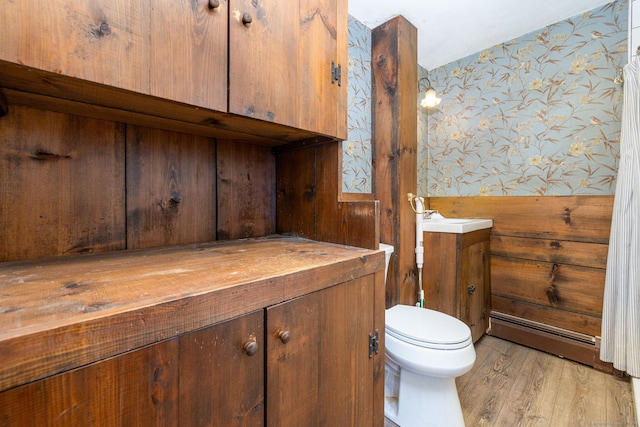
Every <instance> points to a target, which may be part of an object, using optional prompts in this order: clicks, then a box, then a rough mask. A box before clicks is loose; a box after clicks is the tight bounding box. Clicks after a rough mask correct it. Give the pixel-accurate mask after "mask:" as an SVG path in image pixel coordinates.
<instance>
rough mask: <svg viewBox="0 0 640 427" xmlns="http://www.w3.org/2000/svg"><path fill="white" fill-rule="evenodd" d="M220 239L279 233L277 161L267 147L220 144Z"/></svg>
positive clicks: (218, 168) (218, 211) (218, 187)
mask: <svg viewBox="0 0 640 427" xmlns="http://www.w3.org/2000/svg"><path fill="white" fill-rule="evenodd" d="M216 158H217V162H218V165H217V197H218V200H219V203H218V207H217V218H218V239H220V240H230V239H243V238H247V237H259V236H267V235H269V234H274V233H275V230H276V197H275V192H276V160H275V156H274V155H273V153H272V152H271V149H269V148H268V147H263V146H256V145H249V144H239V143H235V142H230V141H218V144H217V156H216Z"/></svg>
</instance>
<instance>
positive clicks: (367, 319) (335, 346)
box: [0, 235, 384, 426]
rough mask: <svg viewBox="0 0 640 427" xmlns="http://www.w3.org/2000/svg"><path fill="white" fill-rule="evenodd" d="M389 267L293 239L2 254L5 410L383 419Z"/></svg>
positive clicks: (362, 254) (366, 253)
mask: <svg viewBox="0 0 640 427" xmlns="http://www.w3.org/2000/svg"><path fill="white" fill-rule="evenodd" d="M383 271H384V253H383V252H382V251H375V250H367V249H358V248H353V247H348V246H342V245H335V244H328V243H320V242H315V241H311V240H307V239H302V238H297V237H283V236H278V235H276V236H269V237H264V238H257V239H241V240H235V241H227V242H212V243H202V244H193V245H180V246H172V247H163V248H155V249H144V250H134V251H120V252H111V253H105V254H93V255H84V256H78V257H62V258H60V257H58V258H49V259H43V260H36V261H18V262H9V263H3V264H0V277H1V278H2V280H1V282H0V293H2V311H1V312H0V324H2V330H1V331H0V354H2V360H3V363H2V366H0V390H2V391H1V392H0V420H1V421H2V423H3V425H38V426H62V425H94V424H96V425H140V424H141V423H144V424H146V425H185V426H186V425H201V423H202V422H203V420H207V422H208V423H209V425H218V426H231V425H245V426H246V425H265V424H266V425H278V426H294V425H295V426H298V425H309V423H312V424H314V425H345V424H348V425H354V426H355V425H362V426H371V425H375V424H376V422H374V420H375V419H378V418H376V413H375V410H372V408H374V407H375V406H376V405H377V403H376V402H374V399H375V396H376V395H378V394H377V393H376V391H375V390H378V389H379V387H382V381H381V379H382V372H383V369H384V356H383V354H384V352H383V350H382V349H383V348H384V347H383V342H382V340H383V339H384V338H383V336H384V333H383V331H384V306H383V304H382V302H383V301H384V299H383V298H380V297H379V295H384V277H383ZM376 295H377V296H378V297H376ZM345 372H348V373H349V374H348V375H345ZM380 390H381V389H380ZM378 396H379V395H378Z"/></svg>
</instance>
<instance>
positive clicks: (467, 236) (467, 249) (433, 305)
mask: <svg viewBox="0 0 640 427" xmlns="http://www.w3.org/2000/svg"><path fill="white" fill-rule="evenodd" d="M490 231H491V230H490V229H489V228H484V229H480V230H474V231H470V232H464V233H456V232H424V247H425V252H424V273H423V279H422V285H423V288H424V292H425V307H427V308H430V309H434V310H438V311H441V312H443V313H446V314H449V315H451V316H454V317H457V318H458V319H460V320H462V321H463V322H464V323H466V324H467V325H468V326H469V328H470V329H471V334H472V338H473V341H474V342H475V341H477V340H478V339H480V337H482V336H483V335H484V334H485V332H486V330H487V328H488V327H489V313H490V306H491V287H490V281H491V276H490V259H489V254H490V252H489V234H490Z"/></svg>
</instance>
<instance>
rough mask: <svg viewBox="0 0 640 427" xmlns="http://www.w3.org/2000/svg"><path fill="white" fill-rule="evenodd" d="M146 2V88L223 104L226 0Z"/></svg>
mask: <svg viewBox="0 0 640 427" xmlns="http://www.w3.org/2000/svg"><path fill="white" fill-rule="evenodd" d="M209 3H210V2H209V0H155V1H153V2H151V31H150V36H151V37H150V41H149V44H150V64H151V67H150V69H149V74H150V94H151V95H154V96H158V97H160V98H165V99H171V100H173V101H179V102H184V103H186V104H190V105H195V106H198V107H204V108H210V109H212V110H216V111H226V110H227V68H228V62H227V24H228V20H227V12H228V3H227V1H226V0H219V1H218V6H217V7H215V8H213V7H211V6H210V5H209Z"/></svg>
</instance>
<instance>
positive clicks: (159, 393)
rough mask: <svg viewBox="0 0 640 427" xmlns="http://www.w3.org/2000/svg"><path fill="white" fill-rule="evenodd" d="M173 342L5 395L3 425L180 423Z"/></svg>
mask: <svg viewBox="0 0 640 427" xmlns="http://www.w3.org/2000/svg"><path fill="white" fill-rule="evenodd" d="M177 344H178V340H177V339H173V340H169V341H165V342H162V343H159V344H155V345H152V346H149V347H145V348H142V349H139V350H135V351H132V352H130V353H126V354H123V355H121V356H117V357H113V358H110V359H107V360H105V361H102V362H98V363H94V364H92V365H89V366H86V367H83V368H80V369H76V370H73V371H69V372H65V373H62V374H59V375H55V376H53V377H50V378H46V379H43V380H40V381H36V382H33V383H30V384H27V385H24V386H21V387H16V388H12V389H9V390H7V391H4V392H2V393H0V424H2V425H3V426H4V425H6V426H39V427H52V426H60V427H66V426H174V425H178V423H177V420H178V406H177V404H176V403H177V402H176V397H177V395H178V392H177V391H178V360H177V355H178V352H177V347H178V346H177Z"/></svg>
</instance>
